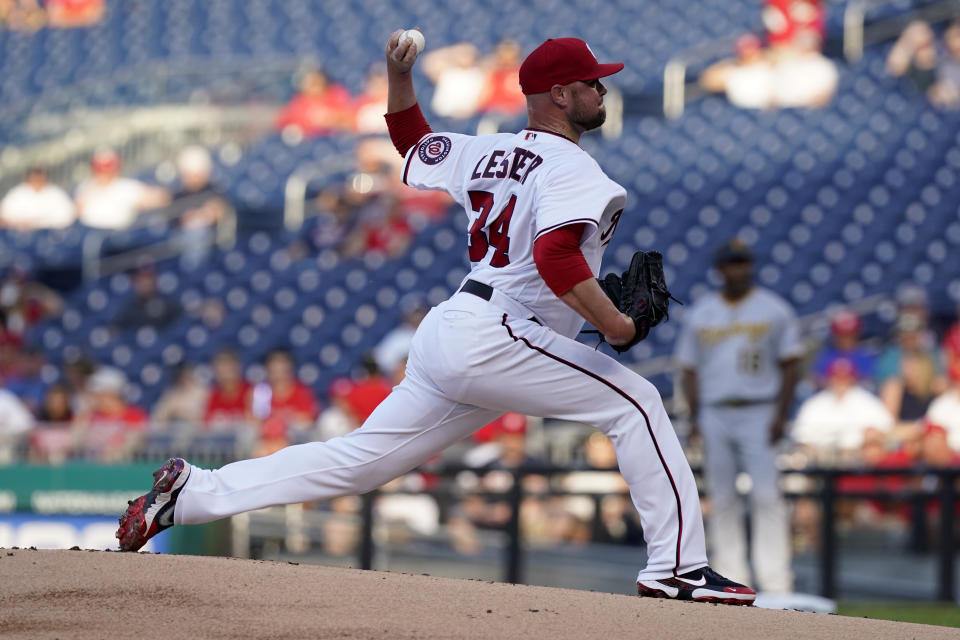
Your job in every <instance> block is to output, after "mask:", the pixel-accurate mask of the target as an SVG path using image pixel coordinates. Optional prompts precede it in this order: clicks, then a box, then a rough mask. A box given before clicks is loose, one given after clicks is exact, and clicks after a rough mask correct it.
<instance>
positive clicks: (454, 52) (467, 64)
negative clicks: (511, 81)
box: [422, 42, 487, 120]
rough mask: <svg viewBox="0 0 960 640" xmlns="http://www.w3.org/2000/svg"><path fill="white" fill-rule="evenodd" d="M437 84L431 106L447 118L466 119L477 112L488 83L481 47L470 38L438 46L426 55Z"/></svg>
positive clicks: (426, 68) (426, 66)
mask: <svg viewBox="0 0 960 640" xmlns="http://www.w3.org/2000/svg"><path fill="white" fill-rule="evenodd" d="M422 64H423V71H424V73H426V74H427V77H428V78H430V80H431V81H432V82H433V84H434V85H435V87H434V91H433V100H432V101H431V102H430V108H431V109H432V110H433V112H434V113H435V114H437V115H438V116H441V117H444V118H455V119H460V120H462V119H466V118H470V117H471V116H473V115H475V114H476V113H477V109H479V107H480V100H481V99H482V97H483V91H484V87H485V86H486V81H487V78H486V74H485V73H484V71H483V69H482V68H481V67H480V65H479V63H478V52H477V48H476V47H475V46H474V45H472V44H470V43H469V42H461V43H460V44H455V45H451V46H449V47H443V48H440V49H434V50H433V51H430V52H428V53H427V54H426V55H425V56H423V59H422Z"/></svg>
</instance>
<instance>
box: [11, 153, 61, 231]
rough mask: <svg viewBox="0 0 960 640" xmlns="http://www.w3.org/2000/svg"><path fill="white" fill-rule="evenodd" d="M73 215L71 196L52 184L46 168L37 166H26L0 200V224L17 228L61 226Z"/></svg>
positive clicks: (26, 229) (52, 227)
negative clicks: (20, 180) (18, 182)
mask: <svg viewBox="0 0 960 640" xmlns="http://www.w3.org/2000/svg"><path fill="white" fill-rule="evenodd" d="M76 218H77V216H76V213H75V212H74V208H73V201H72V200H70V196H69V195H67V192H66V191H64V190H63V189H61V188H60V187H58V186H57V185H55V184H51V183H50V181H49V178H48V176H47V171H46V170H45V169H42V168H40V167H33V168H30V169H28V170H27V173H26V176H25V177H24V180H23V182H21V183H20V184H18V185H17V186H15V187H14V188H13V189H11V190H10V191H9V192H8V193H7V195H5V196H4V197H3V200H2V201H0V226H4V227H9V228H11V229H17V230H18V231H35V230H37V229H62V228H64V227H69V226H70V225H71V224H73V223H74V221H75V220H76Z"/></svg>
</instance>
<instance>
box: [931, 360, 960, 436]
mask: <svg viewBox="0 0 960 640" xmlns="http://www.w3.org/2000/svg"><path fill="white" fill-rule="evenodd" d="M954 358H955V356H954ZM949 377H950V382H951V386H950V388H949V389H947V390H946V391H945V392H943V393H942V394H940V395H939V396H937V397H936V399H934V400H933V402H931V403H930V408H929V409H927V414H926V421H927V422H928V423H929V424H933V425H936V426H938V427H941V428H943V429H944V431H945V432H946V434H947V436H948V439H949V443H950V448H951V449H953V450H954V451H960V359H954V360H953V363H952V365H951V367H950V370H949Z"/></svg>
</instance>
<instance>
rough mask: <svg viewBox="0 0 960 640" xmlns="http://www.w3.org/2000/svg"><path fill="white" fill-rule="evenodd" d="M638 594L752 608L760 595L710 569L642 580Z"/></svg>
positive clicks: (703, 568)
mask: <svg viewBox="0 0 960 640" xmlns="http://www.w3.org/2000/svg"><path fill="white" fill-rule="evenodd" d="M637 593H638V594H639V595H641V596H645V597H648V598H673V599H675V600H692V601H694V602H712V603H715V604H739V605H751V604H753V601H754V600H756V599H757V592H756V591H754V590H753V589H751V588H750V587H745V586H743V585H742V584H738V583H736V582H734V581H733V580H727V579H726V578H724V577H723V576H722V575H720V574H719V573H717V572H716V571H714V570H713V569H711V568H710V567H701V568H700V569H694V570H693V571H688V572H687V573H684V574H681V575H679V576H673V577H670V578H659V579H657V580H641V581H639V582H637Z"/></svg>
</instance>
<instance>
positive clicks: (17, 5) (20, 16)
mask: <svg viewBox="0 0 960 640" xmlns="http://www.w3.org/2000/svg"><path fill="white" fill-rule="evenodd" d="M46 21H47V12H46V11H44V10H43V7H42V6H41V5H40V0H0V27H7V28H9V29H13V30H15V31H36V30H37V29H39V28H41V27H42V26H43V25H44V23H45V22H46Z"/></svg>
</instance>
